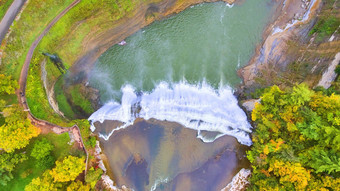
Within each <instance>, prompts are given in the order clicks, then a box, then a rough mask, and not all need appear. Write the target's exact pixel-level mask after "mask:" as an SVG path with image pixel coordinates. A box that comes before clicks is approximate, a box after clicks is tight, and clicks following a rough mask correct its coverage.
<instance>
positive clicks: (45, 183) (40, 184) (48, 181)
mask: <svg viewBox="0 0 340 191" xmlns="http://www.w3.org/2000/svg"><path fill="white" fill-rule="evenodd" d="M57 190H58V189H57V185H56V184H55V183H54V181H53V177H52V176H51V171H50V170H48V171H46V172H44V174H43V175H42V177H38V178H34V179H33V180H32V181H31V183H29V184H28V185H27V186H26V187H25V191H57Z"/></svg>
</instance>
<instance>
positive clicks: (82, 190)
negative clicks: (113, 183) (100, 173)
mask: <svg viewBox="0 0 340 191" xmlns="http://www.w3.org/2000/svg"><path fill="white" fill-rule="evenodd" d="M66 190H67V191H89V190H90V185H84V184H83V183H82V182H80V181H75V182H72V183H71V184H70V185H69V186H68V187H67V189H66Z"/></svg>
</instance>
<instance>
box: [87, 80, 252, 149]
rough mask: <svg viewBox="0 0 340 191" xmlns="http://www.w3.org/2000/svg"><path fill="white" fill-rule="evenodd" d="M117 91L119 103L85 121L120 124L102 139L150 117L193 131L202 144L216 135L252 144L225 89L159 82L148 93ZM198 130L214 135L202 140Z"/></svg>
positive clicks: (240, 112) (129, 89)
mask: <svg viewBox="0 0 340 191" xmlns="http://www.w3.org/2000/svg"><path fill="white" fill-rule="evenodd" d="M121 91H122V92H123V95H122V99H121V103H118V102H114V101H112V102H108V103H107V104H105V105H104V106H103V107H102V108H100V109H99V110H98V111H96V112H95V113H93V114H92V115H91V116H90V118H89V120H90V121H91V122H92V123H94V122H101V123H103V122H104V121H105V120H117V121H120V122H123V123H124V125H123V126H120V127H118V128H116V129H114V130H113V131H112V132H111V133H110V134H109V135H101V137H102V138H104V139H106V140H107V139H108V138H109V137H110V136H111V135H112V133H113V132H114V131H117V130H119V129H122V128H125V127H127V126H129V125H131V124H133V122H134V121H135V119H137V118H143V119H146V120H148V119H151V118H153V119H157V120H162V121H163V120H166V121H171V122H177V123H179V124H181V125H183V126H185V127H187V128H190V129H194V130H197V131H198V137H199V138H201V139H202V140H203V141H204V142H212V141H214V140H215V139H217V138H218V137H220V136H223V135H230V136H233V137H235V138H236V139H237V140H238V141H239V142H240V143H241V144H244V145H248V146H250V145H251V144H252V142H251V139H250V137H249V133H251V128H252V127H251V125H250V124H249V122H248V121H247V116H246V114H245V113H244V112H243V110H242V109H241V108H240V107H239V106H238V102H237V99H236V98H235V96H234V95H233V91H232V89H231V88H229V87H228V86H225V87H221V88H219V89H218V90H215V89H213V88H212V87H210V86H209V85H208V84H206V83H202V84H200V85H190V84H188V83H185V82H180V83H177V84H174V85H171V87H170V85H169V84H167V83H165V82H162V83H160V84H159V85H157V86H156V88H155V89H154V90H153V91H152V92H149V93H148V92H142V93H136V92H135V89H134V88H133V87H132V86H130V85H125V86H124V87H122V89H121ZM92 130H94V126H92ZM201 131H204V132H206V131H208V132H214V133H216V136H215V137H213V138H211V137H209V138H205V136H204V135H203V134H201Z"/></svg>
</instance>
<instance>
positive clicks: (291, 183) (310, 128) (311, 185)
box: [247, 84, 340, 190]
mask: <svg viewBox="0 0 340 191" xmlns="http://www.w3.org/2000/svg"><path fill="white" fill-rule="evenodd" d="M252 120H253V121H254V123H255V125H256V129H255V133H254V134H253V138H252V140H253V143H254V144H253V146H252V148H251V150H250V151H248V152H247V157H248V159H249V160H250V162H251V164H252V168H253V173H252V176H251V178H250V182H251V186H250V187H249V190H340V96H339V95H335V94H334V93H333V94H331V95H325V94H323V93H322V92H315V91H313V90H310V89H309V88H308V87H307V86H306V85H303V84H302V85H297V86H295V87H293V88H292V89H287V90H281V89H280V88H279V87H277V86H273V87H271V88H268V89H266V90H265V93H264V94H263V96H262V97H261V101H260V103H258V104H257V105H256V106H255V109H254V110H253V112H252Z"/></svg>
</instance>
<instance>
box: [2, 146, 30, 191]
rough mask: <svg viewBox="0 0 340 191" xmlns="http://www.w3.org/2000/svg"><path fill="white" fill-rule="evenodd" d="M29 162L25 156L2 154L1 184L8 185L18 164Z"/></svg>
mask: <svg viewBox="0 0 340 191" xmlns="http://www.w3.org/2000/svg"><path fill="white" fill-rule="evenodd" d="M25 160H27V157H26V155H25V154H23V153H20V154H16V153H4V152H3V153H1V154H0V184H1V185H7V182H9V181H10V180H11V179H13V175H12V171H13V170H14V168H15V167H16V165H17V164H19V163H21V162H23V161H25Z"/></svg>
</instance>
